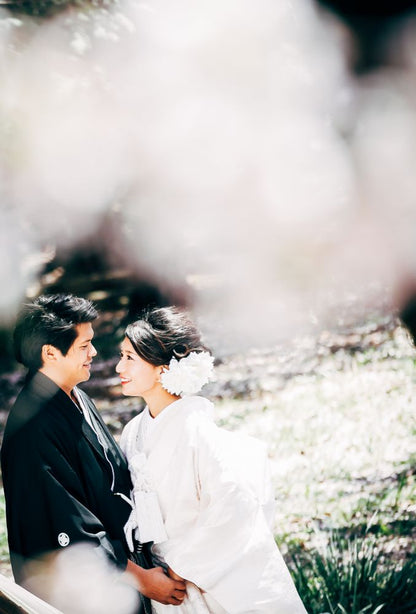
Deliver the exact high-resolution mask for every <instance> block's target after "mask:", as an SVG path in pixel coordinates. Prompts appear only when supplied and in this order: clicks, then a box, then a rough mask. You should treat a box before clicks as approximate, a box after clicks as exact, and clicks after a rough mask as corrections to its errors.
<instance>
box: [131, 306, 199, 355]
mask: <svg viewBox="0 0 416 614" xmlns="http://www.w3.org/2000/svg"><path fill="white" fill-rule="evenodd" d="M126 337H127V339H129V341H130V343H131V344H132V346H133V347H134V349H135V351H136V352H137V354H138V355H139V356H140V357H141V358H143V360H145V361H146V362H149V363H150V364H152V365H154V366H155V367H159V366H161V365H168V364H169V362H170V361H171V359H172V358H176V359H177V360H180V359H181V358H185V356H188V354H190V353H191V352H209V350H208V348H206V347H205V346H204V345H203V343H202V341H201V335H200V333H199V331H198V329H197V328H196V326H195V324H194V323H193V322H192V320H191V319H190V317H189V315H188V314H187V313H186V312H185V311H182V310H180V309H178V308H177V307H158V308H155V309H151V310H148V311H145V312H144V313H143V314H142V315H141V317H140V319H139V320H136V321H135V322H133V323H132V324H129V326H128V327H127V329H126Z"/></svg>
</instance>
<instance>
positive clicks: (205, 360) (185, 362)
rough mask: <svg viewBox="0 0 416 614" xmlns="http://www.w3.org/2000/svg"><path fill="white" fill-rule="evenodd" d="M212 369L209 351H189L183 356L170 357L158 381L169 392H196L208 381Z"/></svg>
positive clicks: (186, 393)
mask: <svg viewBox="0 0 416 614" xmlns="http://www.w3.org/2000/svg"><path fill="white" fill-rule="evenodd" d="M213 370H214V358H213V357H212V356H211V354H210V353H209V352H190V354H188V356H184V358H179V359H177V358H172V359H171V361H170V362H169V365H168V368H167V369H166V370H165V371H162V374H161V377H160V382H161V384H162V386H163V388H164V389H165V390H167V391H168V392H170V394H176V395H188V394H196V393H197V392H199V391H200V390H201V388H202V387H203V386H205V384H207V383H208V382H209V380H210V379H211V377H212V373H213Z"/></svg>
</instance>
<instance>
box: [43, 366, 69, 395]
mask: <svg viewBox="0 0 416 614" xmlns="http://www.w3.org/2000/svg"><path fill="white" fill-rule="evenodd" d="M39 372H40V373H43V375H46V377H49V379H50V380H52V381H53V382H54V383H55V384H56V385H57V386H59V388H61V390H63V391H64V392H65V394H67V395H68V396H69V397H70V398H71V399H72V390H73V387H72V386H71V387H70V386H69V385H68V384H67V383H66V382H65V380H64V378H63V377H62V376H61V375H60V374H59V373H57V372H56V371H55V370H54V369H50V368H48V367H41V368H40V369H39Z"/></svg>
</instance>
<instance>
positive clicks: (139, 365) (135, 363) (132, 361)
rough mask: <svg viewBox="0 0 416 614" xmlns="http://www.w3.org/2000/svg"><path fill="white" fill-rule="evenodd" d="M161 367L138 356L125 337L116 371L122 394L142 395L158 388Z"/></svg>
mask: <svg viewBox="0 0 416 614" xmlns="http://www.w3.org/2000/svg"><path fill="white" fill-rule="evenodd" d="M161 371H162V367H155V366H154V365H152V364H150V363H149V362H146V361H145V360H143V358H140V356H139V355H138V354H137V352H136V351H135V350H134V348H133V346H132V344H131V342H130V340H129V339H127V337H126V338H125V339H124V341H123V343H122V344H121V348H120V360H119V362H118V364H117V366H116V372H117V373H118V374H119V375H120V381H121V386H122V389H123V394H125V395H126V396H129V397H136V396H137V397H144V398H146V396H147V395H148V394H149V393H150V392H153V391H154V390H155V389H156V388H160V386H161V384H160V381H159V380H160V373H161Z"/></svg>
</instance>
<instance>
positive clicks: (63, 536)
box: [1, 295, 185, 612]
mask: <svg viewBox="0 0 416 614" xmlns="http://www.w3.org/2000/svg"><path fill="white" fill-rule="evenodd" d="M96 317H97V312H96V310H95V309H94V307H93V305H92V304H91V303H90V302H89V301H87V300H85V299H81V298H78V297H74V296H71V295H52V296H41V297H40V298H38V299H37V300H36V301H34V303H33V304H31V305H27V306H26V307H25V309H24V310H23V312H22V313H21V315H20V316H19V319H18V322H17V325H16V329H15V335H14V342H15V351H16V356H17V358H18V360H19V361H20V362H22V363H23V364H24V365H25V366H26V367H27V368H28V376H27V380H26V383H25V385H24V387H23V389H22V391H21V393H20V394H19V396H18V398H17V400H16V402H15V404H14V405H13V407H12V409H11V411H10V415H9V418H8V421H7V425H6V429H5V433H4V439H3V445H2V450H1V467H2V474H3V483H4V492H5V498H6V515H7V528H8V540H9V549H10V558H11V563H12V568H13V573H14V576H15V579H16V581H17V582H18V583H19V584H23V583H25V581H26V580H27V575H28V573H29V574H30V570H31V568H32V566H33V565H31V563H32V564H33V561H34V560H35V561H39V560H40V561H41V560H43V559H44V557H45V555H48V554H50V553H51V552H56V551H59V550H60V549H63V548H68V547H69V546H71V545H73V544H77V543H88V544H91V545H92V546H93V547H95V548H96V549H97V552H98V553H105V555H106V557H107V558H108V559H109V560H110V561H112V562H113V563H114V565H115V566H117V567H118V568H119V569H120V570H122V571H123V570H127V571H128V572H130V574H132V575H133V576H134V578H135V580H136V584H137V588H138V589H139V590H140V593H141V608H142V609H141V611H142V612H147V611H149V612H150V603H149V598H151V599H155V600H157V601H160V602H161V603H169V604H173V605H178V604H180V603H181V602H182V599H183V597H184V588H185V586H184V583H183V582H177V581H174V580H172V579H170V578H169V577H168V576H167V575H166V574H165V573H164V571H163V570H162V569H161V568H160V567H158V568H149V567H150V566H149V565H148V564H146V561H147V559H146V557H145V552H146V550H145V549H144V552H142V553H141V554H137V555H136V559H135V560H136V561H138V562H139V563H140V564H139V565H138V564H136V563H134V562H132V561H131V560H129V558H128V548H127V545H126V541H125V537H124V531H123V526H124V524H125V523H126V521H127V519H128V517H129V514H130V512H131V507H130V505H129V503H128V500H127V499H128V497H129V495H130V488H131V483H130V476H129V472H128V468H127V465H126V462H125V459H124V457H123V455H122V453H121V452H120V450H119V448H118V446H117V444H116V442H115V441H114V439H113V438H112V436H111V434H110V433H109V431H108V429H107V428H106V426H105V424H104V423H103V421H102V419H101V417H100V415H99V413H98V412H97V410H96V408H95V406H94V404H93V402H92V401H91V399H90V398H89V397H88V396H87V395H86V394H85V393H84V392H83V391H82V390H80V389H79V388H77V385H78V384H79V383H80V382H83V381H86V380H88V379H89V377H90V366H91V362H92V359H93V357H94V356H95V355H96V353H97V352H96V350H95V348H94V346H93V344H92V339H93V335H94V333H93V329H92V325H91V322H92V321H93V320H94V319H95V318H96ZM140 549H141V548H140V547H139V548H138V550H139V551H140ZM146 567H147V568H146ZM74 590H76V587H75V588H74Z"/></svg>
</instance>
